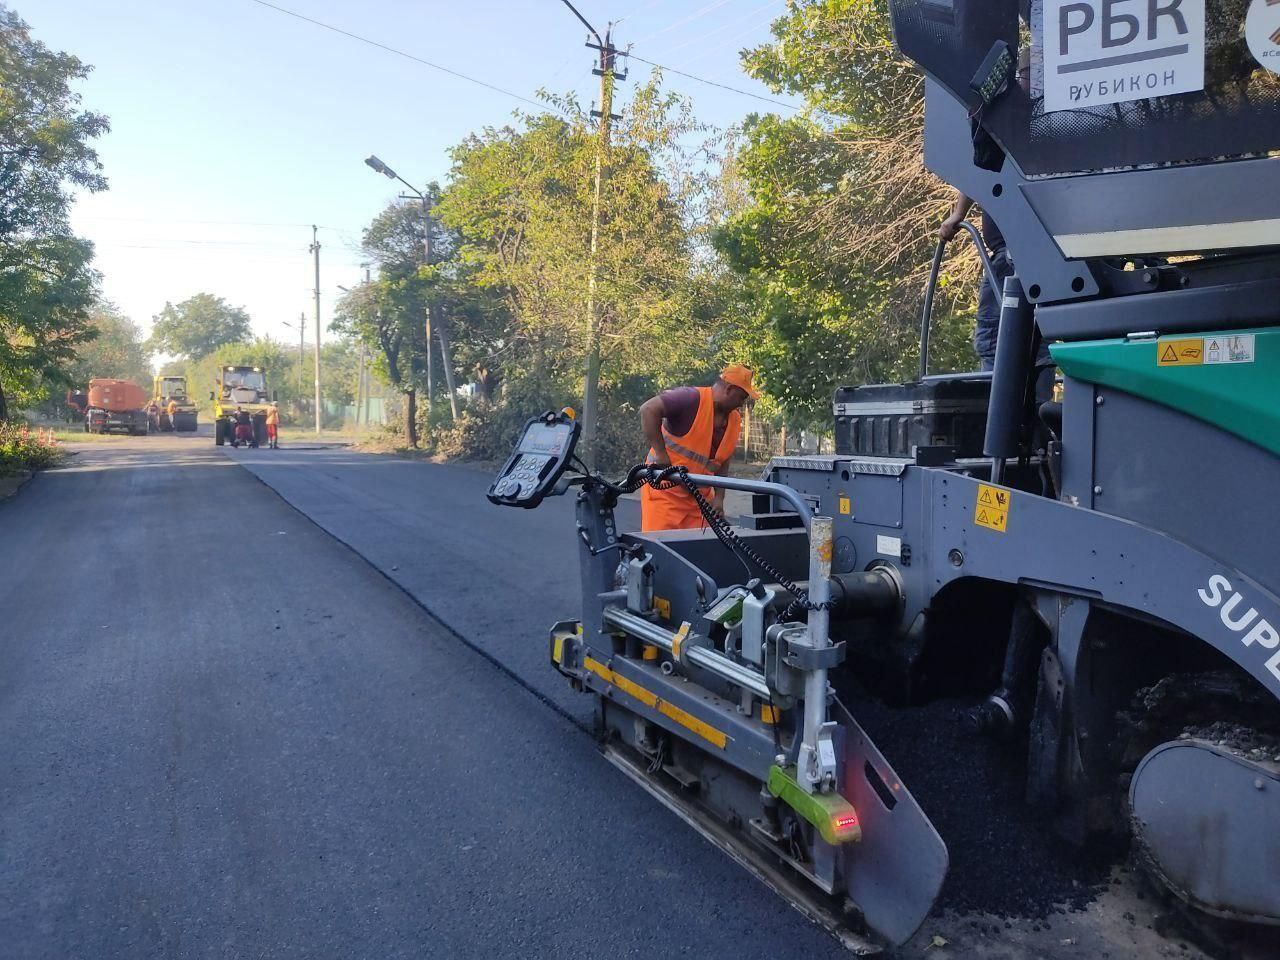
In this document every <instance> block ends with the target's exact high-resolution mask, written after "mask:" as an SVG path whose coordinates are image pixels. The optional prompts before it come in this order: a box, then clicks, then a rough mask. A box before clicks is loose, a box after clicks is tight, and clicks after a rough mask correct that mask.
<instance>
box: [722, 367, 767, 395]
mask: <svg viewBox="0 0 1280 960" xmlns="http://www.w3.org/2000/svg"><path fill="white" fill-rule="evenodd" d="M720 379H721V380H723V381H724V382H725V383H727V384H729V385H730V386H732V387H739V388H741V389H742V390H745V391H746V393H747V396H748V397H750V398H751V399H752V400H754V399H756V397H758V396H760V391H759V390H757V389H756V388H755V387H754V386H752V385H751V380H752V373H751V368H750V367H748V366H744V365H743V364H741V363H731V364H729V365H728V366H727V367H725V368H724V372H723V373H721V374H720Z"/></svg>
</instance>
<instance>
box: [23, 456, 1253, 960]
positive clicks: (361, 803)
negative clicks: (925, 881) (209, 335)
mask: <svg viewBox="0 0 1280 960" xmlns="http://www.w3.org/2000/svg"><path fill="white" fill-rule="evenodd" d="M237 463H238V464H240V465H242V466H243V467H245V468H247V469H241V468H240V466H237ZM489 480H490V478H489V476H488V475H487V474H485V473H484V472H482V471H478V470H475V469H473V468H469V467H465V466H454V465H439V464H431V463H421V462H408V461H403V460H398V459H395V458H389V457H377V456H370V455H366V454H361V453H356V452H353V451H349V450H346V449H342V448H327V449H323V448H322V449H315V448H312V449H305V448H303V447H301V446H299V447H294V448H286V449H282V450H279V451H267V450H230V449H225V450H223V451H221V452H219V451H217V450H216V449H215V448H214V447H213V444H212V440H211V439H210V438H206V437H197V438H178V437H174V436H160V437H148V438H139V439H136V440H127V439H123V438H121V439H119V440H117V441H115V442H112V443H102V444H93V445H84V446H83V447H81V448H80V452H79V453H78V455H77V456H76V457H75V458H74V459H73V460H72V462H71V465H70V466H69V467H67V468H62V469H58V470H53V471H49V472H46V473H43V474H40V475H38V476H37V477H36V478H35V479H34V480H33V481H32V482H31V483H30V484H29V485H28V486H27V488H26V489H24V490H23V491H22V492H21V493H20V494H19V495H18V496H17V497H15V498H13V499H11V500H9V501H5V502H0V564H2V569H3V570H4V576H3V577H0V611H3V612H4V615H5V616H4V619H3V621H0V622H2V623H3V627H0V730H3V731H4V738H3V741H2V742H0V960H8V958H11V957H12V958H28V957H31V958H35V957H47V958H57V960H71V958H107V960H110V958H130V960H133V958H150V957H165V958H170V957H172V958H187V957H193V958H194V957H218V958H239V957H244V958H276V957H290V958H293V957H297V958H308V960H313V958H365V957H368V958H389V957H442V958H452V957H485V958H505V957H518V958H534V957H556V958H561V957H565V958H571V957H584V958H586V957H590V958H598V957H604V956H627V957H632V956H634V957H644V958H648V957H655V958H666V957H670V956H677V955H678V956H689V957H696V958H709V960H718V958H722V957H723V958H726V960H744V958H752V957H762V958H764V957H768V958H770V960H777V958H779V957H804V958H805V960H817V958H821V957H841V956H847V954H845V952H844V951H843V950H842V949H841V948H840V947H839V946H838V945H837V944H836V942H835V941H834V940H833V939H831V938H830V937H828V936H827V935H826V934H825V933H823V932H821V931H820V930H818V929H817V928H816V927H814V926H813V925H811V924H810V923H809V922H807V921H806V920H805V919H803V918H802V917H801V916H800V915H799V914H798V913H796V912H795V911H793V910H792V909H791V908H790V907H788V906H787V905H786V904H785V903H784V902H783V901H782V900H780V899H779V898H778V897H776V896H775V895H774V894H773V893H771V892H770V891H769V890H768V889H766V888H765V887H764V886H763V885H762V884H760V883H758V882H757V881H755V880H754V879H753V878H752V877H750V876H749V875H748V874H747V873H746V872H745V871H743V870H741V869H739V868H738V867H736V866H735V865H734V864H733V863H732V862H731V861H729V860H728V858H726V857H725V856H724V855H723V854H721V853H720V852H719V851H717V850H716V849H714V848H713V847H712V846H711V845H710V844H708V843H706V842H704V841H703V840H702V839H700V838H699V837H698V836H697V835H696V834H694V833H693V832H692V830H690V829H689V828H688V827H687V826H685V825H684V824H683V823H681V822H680V821H678V820H677V819H676V818H675V817H674V816H673V815H672V814H670V813H668V812H667V811H666V810H664V809H663V808H662V807H661V806H660V805H659V804H657V803H656V802H655V801H654V800H653V799H651V798H650V797H649V796H648V795H647V794H644V793H643V792H642V791H641V790H640V789H639V788H638V787H636V786H635V785H634V784H632V783H631V782H630V781H629V780H627V779H626V778H625V777H624V776H623V775H622V774H620V773H618V772H617V771H615V770H614V769H613V768H612V767H611V766H609V765H608V764H607V763H606V762H605V761H604V759H603V758H602V757H601V756H600V754H599V753H598V752H597V749H596V747H595V743H594V741H593V740H592V738H591V737H590V736H588V735H586V733H585V732H584V730H585V728H587V727H589V721H590V716H591V711H592V704H591V699H590V698H589V697H587V696H585V695H582V694H576V693H573V692H571V691H570V690H569V688H568V686H567V684H566V683H565V681H564V679H563V678H562V677H560V676H559V674H557V673H556V672H555V671H554V670H553V669H552V668H551V666H550V664H549V662H548V656H547V642H546V633H547V628H548V627H549V626H550V624H551V623H552V622H553V621H555V620H557V619H561V618H567V617H573V616H575V615H576V612H577V610H578V609H579V586H578V560H577V549H576V543H575V541H574V538H573V529H574V526H573V518H572V509H573V504H572V501H571V498H560V499H556V500H549V501H547V502H545V503H544V504H543V505H542V506H541V507H540V508H539V509H537V510H533V511H521V510H509V509H508V510H503V509H499V508H496V507H492V506H490V505H489V504H487V503H486V502H485V501H484V497H483V494H484V491H485V489H486V487H487V485H488V483H489ZM618 514H619V516H618V519H619V525H620V527H621V528H622V529H628V528H629V527H634V526H635V525H636V522H637V520H638V510H637V509H636V505H635V504H634V503H632V502H626V501H624V502H623V503H622V504H621V505H620V506H619V511H618ZM942 762H947V761H946V760H945V758H944V759H943V761H942ZM979 815H981V813H980V812H979ZM1010 867H1011V870H1012V872H1011V873H1010V876H1009V882H1011V883H1018V882H1019V880H1018V875H1017V867H1016V865H1015V864H1010ZM1142 896H1143V895H1142V893H1141V892H1139V891H1138V890H1137V888H1135V887H1134V886H1133V885H1132V884H1130V883H1129V882H1128V881H1127V880H1126V881H1125V882H1124V883H1122V884H1120V885H1119V886H1117V887H1114V888H1112V890H1111V891H1110V892H1108V893H1107V894H1106V895H1105V896H1103V897H1102V898H1100V899H1099V900H1097V901H1095V902H1093V903H1091V904H1090V906H1089V909H1088V911H1087V912H1068V913H1066V914H1060V915H1054V916H1053V917H1051V918H1050V917H1039V918H1034V917H1026V918H1021V919H1020V918H1018V917H1011V918H1000V917H995V916H991V915H988V914H985V913H968V914H964V915H957V914H954V913H945V912H944V913H943V914H941V915H938V916H935V917H933V918H931V919H930V920H929V921H928V922H927V923H926V925H925V927H924V928H923V929H922V930H921V932H920V933H919V934H917V936H916V937H915V938H913V940H912V942H911V943H910V944H908V945H907V946H906V947H904V948H903V949H902V950H901V951H900V955H901V956H903V957H913V958H914V957H927V958H929V960H950V958H956V957H965V958H968V957H981V958H987V957H1008V958H1010V960H1029V958H1032V957H1036V958H1051V960H1067V958H1077V957H1090V958H1092V957H1104V958H1105V957H1108V956H1112V957H1121V956H1134V957H1139V956H1141V957H1146V956H1152V957H1154V956H1159V955H1167V954H1170V953H1171V952H1173V951H1175V950H1176V955H1178V956H1182V957H1187V958H1189V960H1194V958H1198V957H1201V956H1202V955H1201V954H1200V953H1199V952H1198V951H1196V950H1194V948H1192V949H1191V950H1187V949H1186V948H1184V947H1182V944H1180V943H1179V944H1177V947H1176V948H1175V946H1174V943H1173V942H1170V941H1168V940H1165V939H1163V938H1161V937H1160V936H1159V935H1158V934H1157V933H1156V932H1155V931H1154V929H1153V928H1156V927H1158V926H1159V924H1158V923H1156V919H1157V918H1156V916H1155V915H1154V913H1153V912H1152V910H1153V906H1152V905H1151V904H1149V903H1147V902H1145V901H1143V900H1142ZM1265 955H1267V956H1270V954H1269V953H1268V954H1265Z"/></svg>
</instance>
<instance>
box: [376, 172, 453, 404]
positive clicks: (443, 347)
mask: <svg viewBox="0 0 1280 960" xmlns="http://www.w3.org/2000/svg"><path fill="white" fill-rule="evenodd" d="M364 162H365V164H366V165H367V166H368V167H370V168H371V169H372V170H374V171H376V172H377V173H380V174H382V175H383V176H384V177H387V178H388V179H390V180H399V181H400V182H401V183H402V184H404V185H405V186H406V187H407V188H408V189H409V191H410V196H409V197H407V198H405V199H416V200H418V201H419V202H420V203H421V204H422V219H423V226H424V229H423V233H424V239H423V244H422V246H423V253H424V255H425V258H426V263H427V266H428V267H429V266H431V204H430V202H429V201H428V199H427V196H426V194H424V193H423V192H422V191H421V190H419V189H418V188H417V187H415V186H414V185H413V184H411V183H410V182H409V181H408V180H406V179H405V178H404V177H402V176H400V174H398V173H396V172H395V171H394V170H392V169H391V168H390V167H388V166H387V165H386V164H385V163H383V162H382V161H381V160H379V159H378V158H377V157H375V156H370V157H367V158H366V159H365V161H364ZM434 313H435V309H434V307H433V306H432V305H431V304H430V303H428V304H427V318H426V324H427V422H428V423H430V422H431V404H432V399H433V396H434V393H435V390H434V389H433V388H434V384H433V382H432V381H433V376H432V370H431V350H432V348H431V339H432V336H433V335H434V336H436V337H439V338H440V361H441V363H442V364H443V366H444V379H445V386H446V387H447V388H448V390H449V411H450V413H452V415H453V417H454V419H457V416H458V393H457V390H456V389H455V387H454V382H453V364H452V362H451V358H450V356H449V334H448V330H447V329H446V327H445V324H444V323H443V321H442V322H441V323H440V324H438V325H436V324H433V323H432V320H433V315H434Z"/></svg>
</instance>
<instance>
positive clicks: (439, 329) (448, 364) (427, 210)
mask: <svg viewBox="0 0 1280 960" xmlns="http://www.w3.org/2000/svg"><path fill="white" fill-rule="evenodd" d="M422 220H423V226H424V227H425V229H426V239H425V240H424V241H423V244H422V245H423V248H424V252H425V253H426V257H427V266H428V267H430V266H431V227H432V219H431V205H430V201H428V199H427V197H426V195H425V194H424V195H423V197H422ZM434 313H435V307H434V306H432V305H431V304H430V303H428V304H427V395H428V396H430V395H431V392H432V391H431V366H430V364H431V328H432V317H433V314H434ZM435 331H436V336H437V337H439V338H440V362H441V363H442V364H443V365H444V383H445V387H446V388H448V390H449V412H450V413H451V414H452V415H453V419H455V420H457V419H458V391H457V390H456V389H455V388H454V384H453V362H452V360H451V358H450V356H449V331H448V328H447V326H446V324H445V321H444V318H443V317H441V318H440V322H439V323H438V324H436V325H435ZM430 418H431V403H430V401H428V402H427V419H428V421H429V420H430Z"/></svg>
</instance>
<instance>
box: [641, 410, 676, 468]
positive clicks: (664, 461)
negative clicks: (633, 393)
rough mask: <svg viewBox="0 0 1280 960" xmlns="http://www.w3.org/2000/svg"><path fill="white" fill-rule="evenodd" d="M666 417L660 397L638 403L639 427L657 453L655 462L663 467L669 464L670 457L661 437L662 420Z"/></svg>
mask: <svg viewBox="0 0 1280 960" xmlns="http://www.w3.org/2000/svg"><path fill="white" fill-rule="evenodd" d="M666 418H667V409H666V407H665V406H664V405H663V403H662V397H661V396H656V397H653V398H651V399H649V400H646V401H645V402H644V403H643V404H641V405H640V429H642V430H643V431H644V438H645V439H646V440H648V441H649V446H651V447H653V452H654V453H655V454H657V457H658V459H657V461H656V462H657V463H658V464H659V465H661V466H664V467H669V466H671V458H670V457H669V456H667V443H666V441H665V440H663V439H662V421H663V420H665V419H666Z"/></svg>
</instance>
